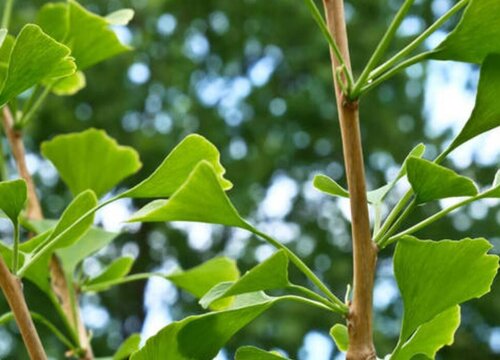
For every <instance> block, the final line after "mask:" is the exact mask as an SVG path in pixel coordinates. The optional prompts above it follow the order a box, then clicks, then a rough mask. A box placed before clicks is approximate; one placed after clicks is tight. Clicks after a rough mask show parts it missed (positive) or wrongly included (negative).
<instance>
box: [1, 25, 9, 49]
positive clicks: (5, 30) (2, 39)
mask: <svg viewBox="0 0 500 360" xmlns="http://www.w3.org/2000/svg"><path fill="white" fill-rule="evenodd" d="M8 33H9V32H8V31H7V29H0V48H1V47H2V45H3V42H4V41H5V39H6V38H7V34H8Z"/></svg>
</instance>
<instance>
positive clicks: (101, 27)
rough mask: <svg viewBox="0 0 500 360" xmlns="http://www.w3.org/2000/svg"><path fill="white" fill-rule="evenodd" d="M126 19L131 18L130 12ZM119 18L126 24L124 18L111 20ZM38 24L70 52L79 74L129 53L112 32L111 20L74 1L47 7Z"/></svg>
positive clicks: (45, 6)
mask: <svg viewBox="0 0 500 360" xmlns="http://www.w3.org/2000/svg"><path fill="white" fill-rule="evenodd" d="M125 15H127V16H130V11H127V12H126V13H125ZM132 15H133V13H132ZM118 18H119V19H120V21H121V22H123V21H124V19H125V16H124V14H123V13H122V14H120V13H118V14H115V15H114V17H113V18H112V19H111V20H113V19H114V20H115V21H118ZM37 23H38V24H39V25H40V26H41V27H42V28H43V29H44V30H45V31H46V32H47V33H48V34H49V35H51V36H52V37H54V38H55V39H57V40H59V41H62V42H64V43H65V44H67V45H68V46H69V47H70V48H71V54H72V56H73V57H74V58H75V59H76V63H77V65H78V69H80V70H85V69H87V68H89V67H91V66H93V65H95V64H97V63H99V62H101V61H103V60H106V59H108V58H110V57H113V56H116V55H119V54H121V53H123V52H126V51H129V50H130V48H129V47H128V46H125V45H123V44H122V43H121V42H120V40H119V39H118V37H117V35H116V34H115V33H114V31H113V30H112V29H111V28H110V24H111V23H110V20H108V19H107V18H104V17H101V16H99V15H96V14H94V13H92V12H90V11H88V10H86V9H85V8H83V7H82V6H81V5H80V4H78V3H77V2H76V1H74V0H69V1H68V3H48V4H45V5H44V6H43V7H42V8H41V9H40V11H39V13H38V17H37Z"/></svg>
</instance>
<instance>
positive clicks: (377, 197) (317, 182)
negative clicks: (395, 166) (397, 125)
mask: <svg viewBox="0 0 500 360" xmlns="http://www.w3.org/2000/svg"><path fill="white" fill-rule="evenodd" d="M424 152H425V145H424V144H418V145H417V146H415V147H414V148H413V149H412V150H411V151H410V153H409V154H408V156H407V157H406V158H405V160H404V162H403V165H402V166H401V169H400V170H399V173H398V175H397V176H396V178H395V179H394V180H392V181H391V182H390V183H389V184H386V185H384V186H381V187H379V188H378V189H375V190H372V191H368V193H367V194H366V195H367V198H368V202H369V203H370V204H374V205H377V204H380V203H382V201H383V200H384V198H385V196H386V195H387V194H388V193H389V191H391V189H392V188H393V187H394V185H396V183H397V182H398V180H399V179H401V178H402V177H403V176H405V175H406V163H407V161H408V159H409V158H410V157H418V158H420V157H422V156H423V155H424ZM313 185H314V187H315V188H316V189H318V190H319V191H321V192H323V193H325V194H328V195H331V196H338V197H343V198H349V192H348V191H347V190H346V189H344V188H343V187H342V186H340V185H339V184H338V183H337V182H336V181H335V180H333V179H331V178H330V177H328V176H326V175H322V174H320V175H316V176H315V177H314V180H313Z"/></svg>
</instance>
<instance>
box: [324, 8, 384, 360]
mask: <svg viewBox="0 0 500 360" xmlns="http://www.w3.org/2000/svg"><path fill="white" fill-rule="evenodd" d="M323 4H324V7H325V12H326V17H327V24H328V27H329V30H330V32H331V34H332V36H333V38H334V39H335V41H336V42H337V44H338V46H339V48H340V51H341V53H342V56H343V58H344V61H345V63H346V66H347V67H348V68H349V70H350V67H351V61H350V57H349V44H348V39H347V29H346V23H345V18H344V3H343V0H323ZM331 61H332V67H333V74H334V77H333V78H334V83H335V95H336V99H337V109H338V113H339V121H340V128H341V133H342V147H343V152H344V162H345V166H346V176H347V184H348V188H349V194H350V203H351V217H352V242H353V260H354V261H353V272H354V274H353V277H354V279H353V299H352V303H351V304H350V308H349V316H348V329H349V349H348V351H347V359H348V360H374V359H376V355H375V347H374V345H373V335H372V333H373V329H372V312H373V309H372V301H373V282H374V275H375V266H376V263H377V248H376V246H375V245H374V243H373V241H372V238H371V233H370V220H369V216H368V202H367V199H366V184H365V173H364V161H363V149H362V144H361V136H360V128H359V110H358V101H357V100H356V101H349V100H348V99H347V97H346V96H344V94H343V93H342V90H341V87H340V86H339V84H338V83H337V77H336V76H335V73H336V69H337V67H338V66H339V64H338V63H337V60H336V59H335V56H333V54H331Z"/></svg>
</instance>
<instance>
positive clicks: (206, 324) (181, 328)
mask: <svg viewBox="0 0 500 360" xmlns="http://www.w3.org/2000/svg"><path fill="white" fill-rule="evenodd" d="M276 301H277V299H276V298H270V297H267V296H265V295H260V296H255V295H253V296H245V295H243V296H241V298H240V301H239V307H235V308H231V309H229V310H224V311H218V312H212V313H208V314H204V315H196V316H190V317H187V318H185V319H183V320H181V321H176V322H173V323H171V324H170V325H168V326H167V327H165V328H163V329H162V330H161V331H160V332H159V333H158V334H156V335H155V336H153V337H151V338H150V339H149V340H148V341H147V342H146V345H145V346H144V347H143V348H142V349H141V350H139V351H138V352H136V353H134V354H133V355H132V358H131V359H132V360H151V359H175V360H193V359H196V360H212V359H213V358H214V357H215V356H216V355H217V353H218V352H219V350H220V349H221V348H222V347H223V346H224V345H225V344H226V342H227V341H229V339H230V338H231V337H232V336H233V335H234V334H235V333H236V332H238V331H239V330H240V329H241V328H243V327H244V326H246V325H247V324H248V323H250V322H251V321H252V320H254V319H255V318H256V317H258V316H259V315H260V314H262V313H263V312H264V311H266V310H267V309H269V307H271V306H272V304H273V303H274V302H276ZM200 339H203V341H200ZM193 344H196V346H193Z"/></svg>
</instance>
